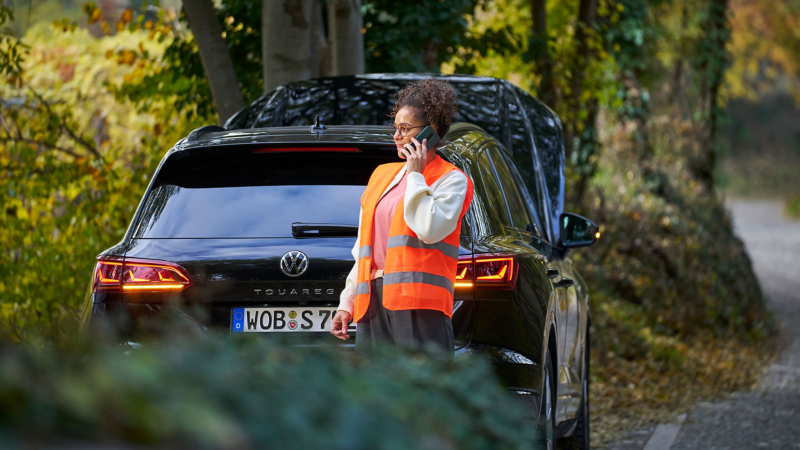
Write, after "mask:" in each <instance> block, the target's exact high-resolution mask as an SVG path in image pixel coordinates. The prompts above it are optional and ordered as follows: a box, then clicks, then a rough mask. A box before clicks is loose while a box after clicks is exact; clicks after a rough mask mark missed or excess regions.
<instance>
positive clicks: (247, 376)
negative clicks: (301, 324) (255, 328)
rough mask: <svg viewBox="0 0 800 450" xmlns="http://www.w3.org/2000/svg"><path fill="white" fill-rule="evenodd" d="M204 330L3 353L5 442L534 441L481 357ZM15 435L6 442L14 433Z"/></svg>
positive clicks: (503, 445)
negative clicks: (154, 340) (83, 351)
mask: <svg viewBox="0 0 800 450" xmlns="http://www.w3.org/2000/svg"><path fill="white" fill-rule="evenodd" d="M261 338H262V336H257V337H255V338H251V339H246V338H243V339H232V338H231V337H230V336H227V335H226V336H224V337H223V336H216V335H204V336H198V337H197V338H196V339H192V340H186V339H181V340H171V342H170V343H164V344H162V345H159V346H157V347H149V348H142V349H139V350H134V351H131V352H125V353H128V354H123V352H122V349H120V348H106V347H97V346H95V347H92V348H90V349H89V352H88V354H87V355H86V357H85V358H81V355H79V354H76V353H74V352H52V351H50V350H43V351H41V352H36V353H32V354H31V353H25V352H21V351H19V350H16V349H15V348H13V347H6V348H3V349H2V350H0V364H2V366H3V368H4V370H3V371H0V442H2V443H3V447H4V448H9V447H10V448H14V447H21V448H29V447H31V446H33V447H37V446H39V445H42V444H46V443H49V442H55V441H62V442H63V440H64V439H65V438H70V439H73V440H75V441H77V442H79V443H82V444H83V445H88V444H89V443H90V442H94V443H106V444H121V443H129V444H138V445H144V446H158V447H163V448H176V447H177V448H209V449H216V448H286V449H308V448H334V449H337V448H348V449H353V448H354V449H396V448H419V449H440V448H458V449H494V448H496V449H523V448H533V443H534V435H533V430H534V427H533V422H532V421H528V420H526V419H525V418H524V414H525V412H524V407H523V405H522V403H517V400H515V399H512V397H511V394H510V393H509V392H508V391H507V390H506V389H505V388H503V387H501V386H500V384H499V383H498V382H497V379H496V377H495V375H494V374H493V373H492V369H491V366H490V364H489V363H488V362H487V361H485V360H480V359H477V358H470V357H465V358H459V359H458V360H457V361H456V362H455V363H445V362H442V361H439V360H437V359H435V358H431V357H430V356H428V355H426V354H408V353H399V354H397V353H394V352H391V353H390V352H388V351H385V352H380V353H377V354H376V355H373V356H372V357H370V358H363V356H361V355H357V354H354V353H352V352H346V351H341V350H340V349H337V348H333V347H330V348H324V347H323V348H296V347H295V348H291V347H282V346H278V345H275V344H269V343H268V342H267V341H266V340H264V339H261ZM3 441H5V442H3Z"/></svg>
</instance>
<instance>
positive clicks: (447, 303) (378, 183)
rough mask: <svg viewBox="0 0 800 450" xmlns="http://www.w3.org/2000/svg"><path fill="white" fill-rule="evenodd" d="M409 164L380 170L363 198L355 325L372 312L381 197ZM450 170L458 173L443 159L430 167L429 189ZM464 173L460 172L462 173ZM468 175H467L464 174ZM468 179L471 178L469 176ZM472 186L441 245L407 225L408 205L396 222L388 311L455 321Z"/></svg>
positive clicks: (386, 279)
mask: <svg viewBox="0 0 800 450" xmlns="http://www.w3.org/2000/svg"><path fill="white" fill-rule="evenodd" d="M404 164H405V163H393V164H383V165H381V166H379V167H378V168H377V169H375V172H373V174H372V177H370V180H369V183H368V185H367V189H366V190H365V191H364V194H363V195H362V196H361V208H362V210H363V211H362V216H361V231H360V235H361V241H360V246H359V251H358V270H357V285H356V298H355V311H354V314H353V316H354V317H353V319H354V320H355V321H356V322H358V321H359V320H361V318H363V317H364V314H366V312H367V309H368V308H369V299H370V280H369V275H370V272H371V270H372V238H373V236H372V224H373V222H374V219H375V208H376V206H377V204H378V201H379V200H380V198H381V195H382V194H383V192H384V191H385V190H386V188H387V187H389V184H391V182H392V180H394V177H395V176H397V174H398V173H399V172H400V170H401V169H402V168H403V165H404ZM451 170H459V169H458V168H457V167H455V166H454V165H452V164H450V163H448V162H447V161H445V160H444V159H442V158H441V157H440V156H439V155H436V157H435V158H434V159H433V160H432V161H431V162H430V164H428V165H427V166H426V167H425V170H424V171H423V173H422V175H423V176H424V177H425V182H426V183H427V184H428V186H431V185H433V183H435V182H436V180H438V179H439V178H441V177H442V176H443V175H445V174H446V173H448V172H450V171H451ZM459 172H460V170H459ZM462 173H463V172H462ZM465 176H466V174H465ZM472 195H473V184H472V180H470V178H469V177H467V195H466V196H465V198H464V204H463V206H462V208H461V214H460V216H459V218H458V223H457V224H456V228H455V230H453V232H452V233H450V234H449V235H448V236H446V237H445V238H444V239H442V240H441V241H439V242H435V243H432V244H426V243H425V242H423V241H422V239H420V238H419V237H418V236H417V235H416V233H414V231H413V230H411V228H409V227H408V225H406V223H405V219H404V217H403V207H404V199H401V200H400V202H399V204H398V205H397V209H396V210H395V212H394V216H393V217H392V223H391V226H390V229H389V241H388V245H387V248H386V265H385V267H384V272H383V305H384V307H385V308H386V309H389V310H406V309H432V310H437V311H442V312H443V313H444V314H447V316H449V317H452V315H453V294H454V289H455V279H456V270H457V266H458V249H459V241H460V237H461V220H462V219H463V218H464V215H465V214H466V212H467V209H468V208H469V205H470V203H471V202H472Z"/></svg>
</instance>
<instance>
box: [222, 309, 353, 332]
mask: <svg viewBox="0 0 800 450" xmlns="http://www.w3.org/2000/svg"><path fill="white" fill-rule="evenodd" d="M335 315H336V307H322V306H312V307H303V306H298V307H293V306H290V307H261V308H233V311H232V312H231V316H232V317H231V332H233V333H271V332H272V333H275V332H282V333H292V332H318V333H319V332H329V331H330V329H331V321H332V320H333V317H334V316H335ZM348 330H350V331H355V330H356V324H354V323H352V322H351V323H350V326H349V327H348Z"/></svg>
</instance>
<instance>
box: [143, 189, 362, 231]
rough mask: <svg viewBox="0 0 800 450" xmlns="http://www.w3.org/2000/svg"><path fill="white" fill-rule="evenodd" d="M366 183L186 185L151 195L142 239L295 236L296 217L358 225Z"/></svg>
mask: <svg viewBox="0 0 800 450" xmlns="http://www.w3.org/2000/svg"><path fill="white" fill-rule="evenodd" d="M364 187H365V186H363V185H354V186H335V185H318V186H240V187H222V188H199V189H192V188H182V187H180V186H175V185H165V186H159V187H157V188H155V189H154V190H153V191H152V192H151V194H150V195H149V196H148V203H146V204H145V210H148V211H152V212H153V213H152V214H148V215H147V216H146V217H142V221H141V222H140V226H139V227H138V229H137V236H136V237H142V238H206V237H292V222H307V223H343V224H353V225H356V224H358V211H359V200H360V199H361V194H362V193H363V192H364Z"/></svg>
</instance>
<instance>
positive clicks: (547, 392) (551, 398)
mask: <svg viewBox="0 0 800 450" xmlns="http://www.w3.org/2000/svg"><path fill="white" fill-rule="evenodd" d="M554 382H555V376H554V372H553V363H552V362H551V359H550V350H547V353H546V354H545V363H544V383H542V402H541V406H540V407H539V424H538V433H539V436H538V438H539V442H540V443H541V448H542V450H555V448H556V395H555V384H554Z"/></svg>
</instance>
